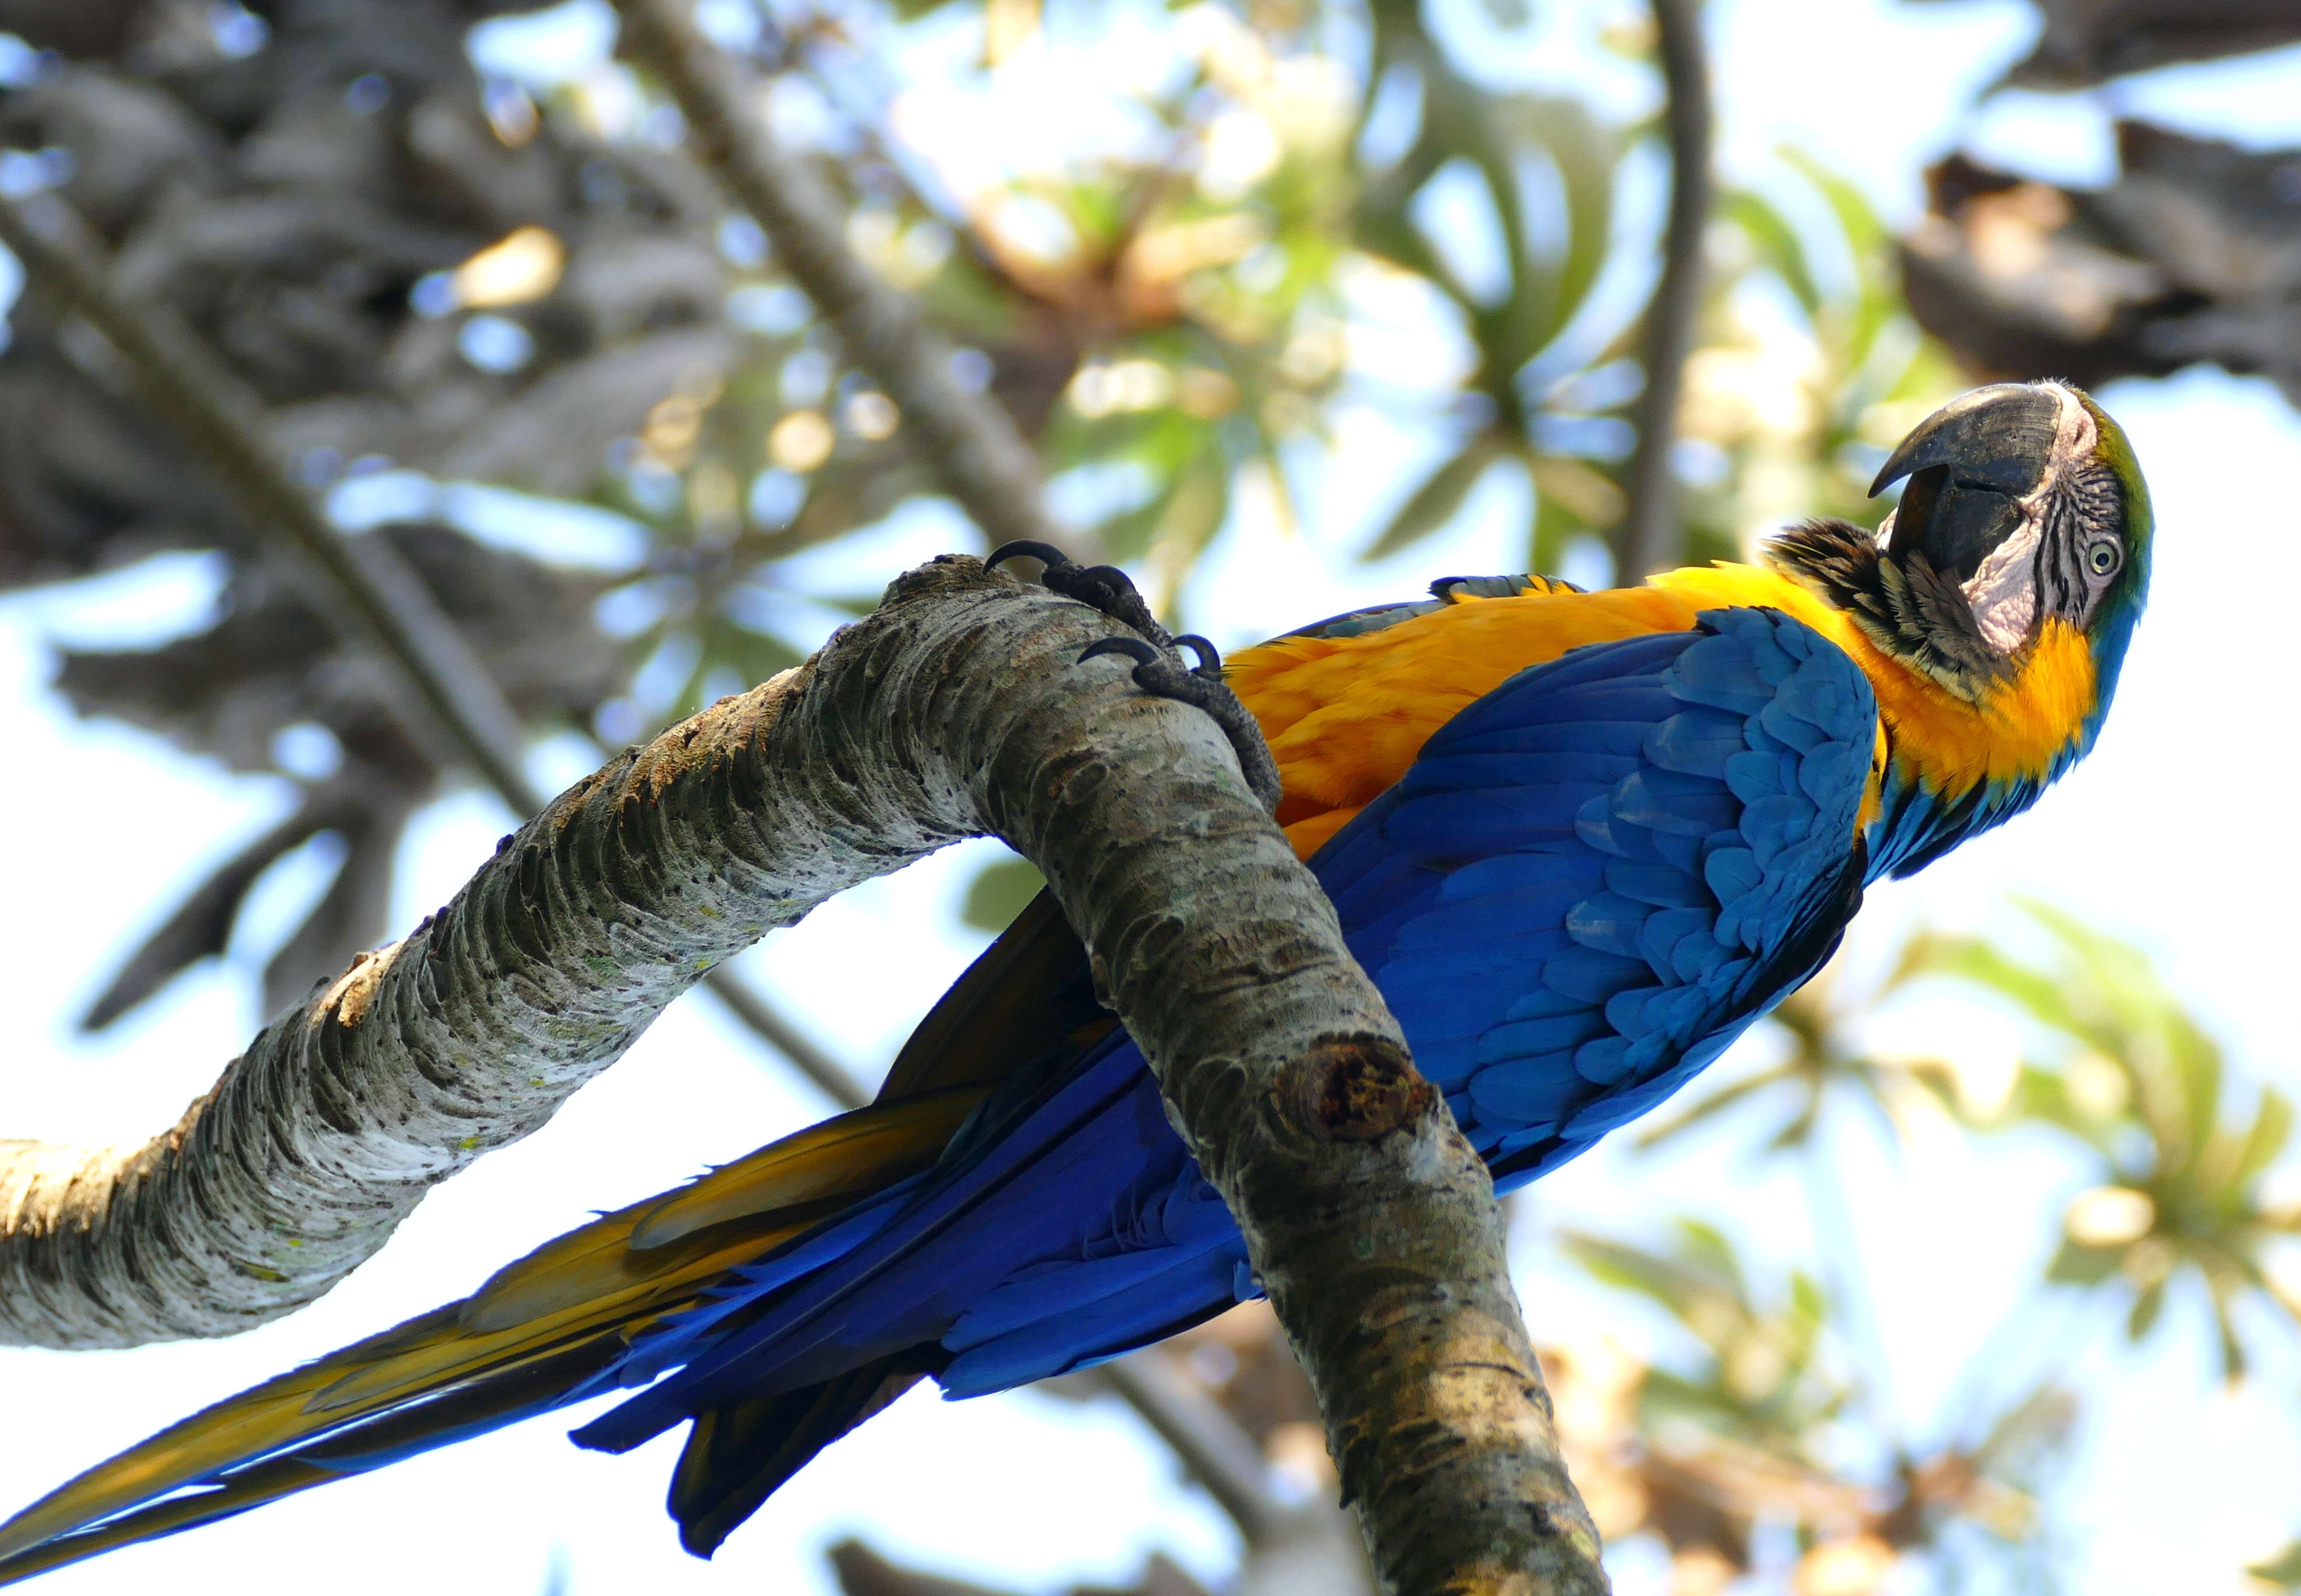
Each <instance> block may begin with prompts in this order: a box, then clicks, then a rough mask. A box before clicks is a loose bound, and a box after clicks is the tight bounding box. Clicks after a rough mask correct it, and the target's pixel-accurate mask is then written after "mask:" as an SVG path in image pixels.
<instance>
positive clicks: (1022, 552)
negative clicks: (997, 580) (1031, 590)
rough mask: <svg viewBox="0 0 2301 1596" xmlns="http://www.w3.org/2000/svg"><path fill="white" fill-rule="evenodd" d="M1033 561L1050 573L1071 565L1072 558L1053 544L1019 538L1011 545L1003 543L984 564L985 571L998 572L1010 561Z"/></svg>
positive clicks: (993, 550)
mask: <svg viewBox="0 0 2301 1596" xmlns="http://www.w3.org/2000/svg"><path fill="white" fill-rule="evenodd" d="M1025 558H1028V559H1033V560H1036V561H1038V562H1039V563H1040V564H1042V565H1044V566H1045V567H1046V568H1047V569H1048V570H1050V571H1056V570H1059V569H1061V568H1062V567H1063V566H1065V565H1067V564H1070V563H1071V557H1070V556H1068V555H1067V554H1065V553H1064V552H1063V551H1062V550H1061V549H1059V548H1057V547H1055V546H1054V545H1053V544H1051V543H1042V542H1040V541H1039V540H1038V539H1035V538H1017V539H1015V540H1014V541H1012V542H1011V543H1001V544H1000V546H999V547H996V548H994V549H992V551H991V557H990V558H988V559H986V560H984V561H983V569H984V570H985V571H996V570H998V569H999V567H1000V565H1001V564H1004V563H1006V562H1007V561H1008V560H1020V559H1025Z"/></svg>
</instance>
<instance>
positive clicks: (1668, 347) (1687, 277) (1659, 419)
mask: <svg viewBox="0 0 2301 1596" xmlns="http://www.w3.org/2000/svg"><path fill="white" fill-rule="evenodd" d="M1653 19H1654V25H1655V27H1656V29H1659V31H1660V34H1661V71H1662V82H1663V85H1664V87H1665V88H1666V89H1667V90H1668V92H1669V103H1668V104H1667V106H1666V107H1665V111H1664V121H1665V124H1666V126H1667V128H1668V130H1669V221H1668V222H1667V224H1666V225H1665V227H1664V229H1663V232H1662V247H1661V255H1662V260H1661V278H1660V279H1659V280H1657V281H1656V282H1655V284H1654V291H1653V299H1652V301H1650V302H1649V303H1648V305H1647V306H1646V325H1645V337H1644V343H1643V345H1642V347H1641V348H1640V351H1639V355H1638V359H1639V363H1641V364H1642V365H1644V368H1645V377H1646V385H1645V389H1644V391H1643V392H1642V393H1640V394H1639V396H1638V399H1637V406H1636V412H1635V414H1634V415H1633V417H1632V420H1633V422H1634V423H1635V424H1636V427H1637V432H1638V440H1637V447H1636V451H1635V452H1634V453H1633V454H1632V455H1631V456H1630V465H1629V482H1628V488H1629V504H1628V507H1627V509H1626V510H1625V511H1624V513H1623V515H1622V523H1621V525H1620V526H1619V527H1618V528H1617V529H1615V532H1614V568H1615V570H1616V571H1617V572H1619V573H1620V578H1621V580H1622V581H1626V582H1634V581H1638V580H1640V579H1641V578H1643V577H1644V576H1646V575H1648V574H1650V573H1651V572H1656V571H1664V570H1668V569H1669V567H1671V566H1673V565H1678V564H1684V562H1685V558H1686V536H1685V532H1684V530H1683V528H1682V527H1681V526H1680V524H1679V521H1678V491H1677V489H1678V478H1677V474H1676V472H1675V471H1674V470H1673V468H1672V463H1671V459H1670V455H1671V449H1672V446H1673V445H1674V444H1676V443H1677V441H1678V392H1679V389H1681V387H1682V386H1683V380H1684V378H1685V375H1686V356H1687V355H1689V354H1690V353H1692V351H1693V348H1694V319H1695V317H1696V316H1697V315H1698V314H1699V313H1701V309H1702V245H1703V234H1704V233H1705V232H1706V231H1707V230H1708V228H1709V225H1710V192H1711V176H1710V68H1709V64H1708V61H1707V54H1708V52H1707V51H1706V49H1705V48H1704V46H1703V38H1702V8H1701V5H1700V4H1699V0H1653Z"/></svg>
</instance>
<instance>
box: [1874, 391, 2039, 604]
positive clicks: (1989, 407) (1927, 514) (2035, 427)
mask: <svg viewBox="0 0 2301 1596" xmlns="http://www.w3.org/2000/svg"><path fill="white" fill-rule="evenodd" d="M2061 423H2062V394H2061V391H2060V390H2059V389H2053V388H2048V387H2046V386H2045V385H2043V384H2042V383H2030V382H1999V383H1993V384H1992V385H1991V386H1989V387H1987V388H1977V389H1974V390H1973V391H1972V392H1971V393H1968V394H1961V395H1959V396H1958V397H1956V398H1954V399H1953V400H1951V401H1950V402H1949V403H1948V404H1946V405H1943V406H1942V407H1941V408H1940V409H1939V410H1937V411H1935V412H1934V413H1933V414H1931V415H1929V416H1928V417H1927V418H1926V419H1925V420H1924V421H1923V422H1920V423H1919V425H1918V427H1917V430H1915V431H1913V432H1912V433H1911V434H1910V435H1909V436H1908V437H1907V438H1905V439H1903V440H1902V446H1901V447H1899V448H1897V449H1895V451H1894V454H1893V457H1892V458H1891V459H1889V460H1887V462H1886V468H1885V469H1884V470H1883V471H1881V472H1878V480H1876V481H1874V482H1872V483H1871V484H1870V497H1872V498H1875V497H1877V496H1878V494H1879V493H1881V492H1883V491H1884V490H1885V489H1886V488H1887V486H1888V485H1890V484H1892V483H1894V482H1895V481H1898V480H1901V479H1902V478H1904V477H1907V478H1909V479H1910V485H1909V487H1908V488H1906V489H1904V490H1903V493H1902V503H1901V506H1900V508H1898V509H1897V510H1895V513H1894V531H1893V536H1892V538H1891V539H1889V540H1888V542H1887V550H1886V552H1887V554H1889V555H1893V556H1908V555H1909V554H1910V553H1911V552H1912V551H1913V550H1914V551H1920V552H1922V553H1923V554H1924V555H1925V556H1926V559H1927V561H1928V563H1929V564H1931V565H1932V566H1933V567H1934V569H1935V570H1937V571H1938V572H1941V573H1942V574H1944V575H1945V576H1950V577H1953V578H1954V579H1955V580H1957V581H1965V580H1967V579H1968V578H1970V577H1971V576H1972V575H1973V573H1974V572H1976V571H1977V570H1979V568H1980V565H1981V562H1982V561H1983V560H1985V559H1987V557H1988V556H1989V554H1990V551H1991V550H1993V549H1995V548H1996V547H1997V546H1998V545H1999V544H2000V543H2003V542H2004V540H2005V539H2007V538H2008V537H2009V536H2011V535H2012V531H2013V530H2014V529H2015V528H2016V527H2018V526H2020V525H2021V506H2020V505H2019V503H2018V502H2017V501H2019V500H2021V499H2022V498H2025V497H2028V496H2029V494H2031V493H2033V492H2035V491H2036V490H2037V485H2038V484H2039V483H2040V482H2042V481H2044V480H2046V472H2049V471H2050V470H2052V468H2053V464H2054V440H2055V439H2057V438H2058V437H2059V436H2060V433H2061Z"/></svg>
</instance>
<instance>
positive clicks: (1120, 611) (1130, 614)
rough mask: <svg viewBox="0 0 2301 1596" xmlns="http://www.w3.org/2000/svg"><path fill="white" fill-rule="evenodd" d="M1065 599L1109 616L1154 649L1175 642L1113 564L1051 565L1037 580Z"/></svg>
mask: <svg viewBox="0 0 2301 1596" xmlns="http://www.w3.org/2000/svg"><path fill="white" fill-rule="evenodd" d="M1039 580H1040V581H1043V582H1045V583H1046V584H1047V586H1048V587H1049V588H1050V589H1053V590H1054V591H1055V592H1058V593H1060V594H1061V595H1062V596H1063V597H1066V598H1075V599H1076V600H1078V602H1079V603H1081V604H1083V605H1085V606H1087V607H1088V608H1089V609H1091V610H1094V611H1096V612H1097V613H1099V614H1105V615H1109V617H1110V618H1111V619H1112V620H1114V621H1116V622H1117V623H1119V624H1120V625H1121V626H1124V627H1125V628H1126V629H1127V630H1128V631H1132V632H1134V633H1136V634H1137V635H1138V636H1141V637H1143V638H1147V639H1150V641H1151V646H1152V647H1153V648H1173V647H1174V646H1175V639H1173V637H1171V636H1170V635H1168V633H1167V629H1166V628H1165V627H1163V626H1161V625H1159V622H1158V618H1157V617H1156V616H1154V615H1153V614H1151V606H1149V605H1147V604H1145V603H1143V602H1142V594H1140V593H1138V592H1136V591H1135V589H1134V581H1133V579H1131V578H1130V577H1128V575H1127V574H1126V572H1124V571H1121V570H1120V569H1119V568H1118V567H1117V566H1116V565H1071V564H1064V565H1050V566H1049V567H1047V572H1046V574H1045V575H1044V576H1042V577H1041V578H1040V579H1039Z"/></svg>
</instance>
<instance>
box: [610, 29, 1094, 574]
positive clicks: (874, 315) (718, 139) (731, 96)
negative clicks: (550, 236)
mask: <svg viewBox="0 0 2301 1596" xmlns="http://www.w3.org/2000/svg"><path fill="white" fill-rule="evenodd" d="M616 10H617V11H618V12H619V13H622V16H623V29H624V36H623V37H624V43H625V45H626V46H627V47H628V48H629V49H630V50H631V51H632V54H635V55H637V56H638V57H639V58H640V59H641V60H642V61H644V62H645V63H647V64H648V66H649V67H651V68H653V69H654V71H656V72H657V74H658V75H659V76H660V77H661V79H663V83H664V86H665V88H667V89H669V90H670V92H671V96H672V97H673V99H674V100H675V101H677V102H678V104H679V109H680V112H681V113H682V115H684V116H685V117H686V119H687V125H688V129H689V131H690V138H692V139H693V140H694V143H695V147H696V150H697V153H698V154H699V155H700V156H701V158H702V159H703V160H704V162H705V163H707V164H708V165H709V166H710V167H711V168H712V169H713V170H714V171H716V172H717V173H718V174H719V176H720V178H721V179H722V180H724V182H725V183H726V185H727V188H728V189H729V191H730V192H731V193H732V195H733V196H734V197H735V199H736V200H737V201H738V202H739V203H740V204H741V205H742V206H743V208H744V209H745V210H746V211H748V212H749V213H750V214H751V217H752V219H753V220H754V221H757V222H758V224H759V226H760V227H761V228H762V229H763V230H765V231H766V235H767V240H768V242H769V244H770V245H772V246H773V247H774V252H775V258H776V259H777V260H778V261H779V262H780V263H782V267H783V269H784V270H785V271H787V272H790V273H791V280H793V281H794V282H796V283H797V284H798V285H799V288H800V289H801V290H802V291H803V292H805V293H806V295H807V297H808V298H809V299H811V300H812V301H814V303H815V306H816V309H817V310H818V311H820V312H821V313H823V316H824V320H825V321H827V322H830V323H831V324H832V326H833V328H834V329H836V330H837V331H838V333H839V336H840V339H841V343H842V345H843V346H844V349H845V353H846V355H847V357H848V358H849V359H850V360H852V361H853V362H854V363H856V364H857V365H858V366H859V367H861V368H862V369H863V370H864V371H866V372H869V373H870V374H871V376H872V377H873V378H874V379H875V380H877V381H878V383H879V385H880V386H881V387H882V388H883V389H886V391H887V397H889V398H891V399H892V400H893V401H894V402H895V406H896V408H897V410H898V411H899V412H900V413H901V415H902V418H903V422H904V424H905V425H907V426H908V427H911V428H913V429H915V434H914V435H915V436H916V438H917V439H918V452H919V455H920V456H921V457H922V458H923V459H924V460H925V462H926V463H927V464H928V465H929V466H930V467H931V468H932V469H933V471H934V472H935V473H936V474H937V476H938V477H940V478H941V481H942V485H943V487H944V489H946V490H947V491H948V492H949V493H950V496H951V497H953V498H954V499H956V500H958V505H959V507H960V508H961V509H963V510H965V511H966V514H968V515H969V516H971V517H973V519H974V521H975V525H977V526H978V527H980V528H982V529H983V535H984V536H985V537H987V538H988V539H990V540H991V541H992V543H994V544H997V543H1003V542H1007V541H1008V540H1010V539H1018V538H1029V539H1038V540H1040V541H1042V542H1048V543H1052V544H1054V545H1056V546H1057V547H1076V545H1077V543H1078V539H1077V536H1076V535H1075V533H1073V532H1071V531H1068V530H1067V529H1066V528H1064V527H1063V526H1061V525H1060V524H1058V522H1056V521H1055V520H1054V518H1053V517H1051V516H1050V515H1049V514H1047V512H1046V508H1045V506H1044V504H1043V503H1042V499H1041V497H1040V480H1039V463H1038V458H1037V456H1036V455H1034V454H1033V452H1032V450H1031V447H1030V445H1029V444H1028V443H1026V442H1025V440H1024V439H1023V435H1022V434H1021V432H1019V431H1018V430H1017V429H1016V426H1015V423H1014V421H1013V420H1012V418H1010V417H1009V416H1008V414H1007V413H1006V412H1005V411H1004V410H1003V409H1001V408H1000V405H998V403H997V402H996V401H995V400H992V399H990V398H988V397H983V396H980V395H975V394H971V393H969V392H967V391H966V389H963V388H961V387H960V386H959V385H958V380H957V379H955V378H954V377H953V376H952V375H951V371H950V353H951V352H950V347H949V346H948V345H946V344H945V342H944V341H943V339H942V338H941V337H940V336H939V335H937V334H936V333H935V332H934V331H933V330H932V329H931V328H929V327H928V326H927V324H926V322H925V320H924V319H923V318H922V317H921V316H920V314H919V312H918V307H917V306H916V305H913V304H912V302H911V300H910V298H909V297H908V296H907V295H905V294H903V293H902V292H901V291H900V290H899V289H898V288H895V287H893V286H892V285H891V284H890V283H888V282H887V281H886V280H884V279H883V278H881V277H880V276H879V275H878V274H877V273H876V272H873V271H872V270H871V268H870V267H869V266H867V265H866V264H865V263H863V261H862V260H861V259H860V258H859V257H858V255H856V254H855V252H854V250H852V249H851V248H849V247H848V243H847V231H846V218H845V216H844V215H843V214H842V213H841V208H840V205H839V203H838V201H837V199H836V198H835V197H834V196H833V195H832V194H831V193H830V191H829V190H828V189H827V188H825V187H824V184H823V183H822V181H821V180H818V179H817V178H816V175H815V173H813V172H812V171H808V170H807V166H806V165H805V163H803V162H801V161H800V160H799V159H797V158H795V157H794V156H793V155H791V153H790V152H788V151H786V150H784V149H783V148H782V146H779V145H778V144H777V143H776V142H775V138H774V132H773V130H771V129H770V128H769V126H768V123H767V118H766V106H765V105H764V104H761V103H760V102H759V100H758V98H757V96H756V94H754V93H752V92H750V91H749V89H748V88H747V86H746V85H745V84H744V82H743V81H742V79H741V77H740V76H739V74H738V70H737V68H736V66H735V64H734V63H732V62H731V61H730V60H728V58H727V57H726V56H725V55H724V54H722V53H721V52H720V51H719V50H718V49H716V48H715V46H713V45H712V44H711V43H710V41H709V40H707V39H706V38H704V37H703V36H702V35H701V34H700V33H699V32H697V31H696V29H695V26H694V23H693V22H692V21H691V20H690V17H689V15H688V6H687V4H685V0H617V3H616Z"/></svg>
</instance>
